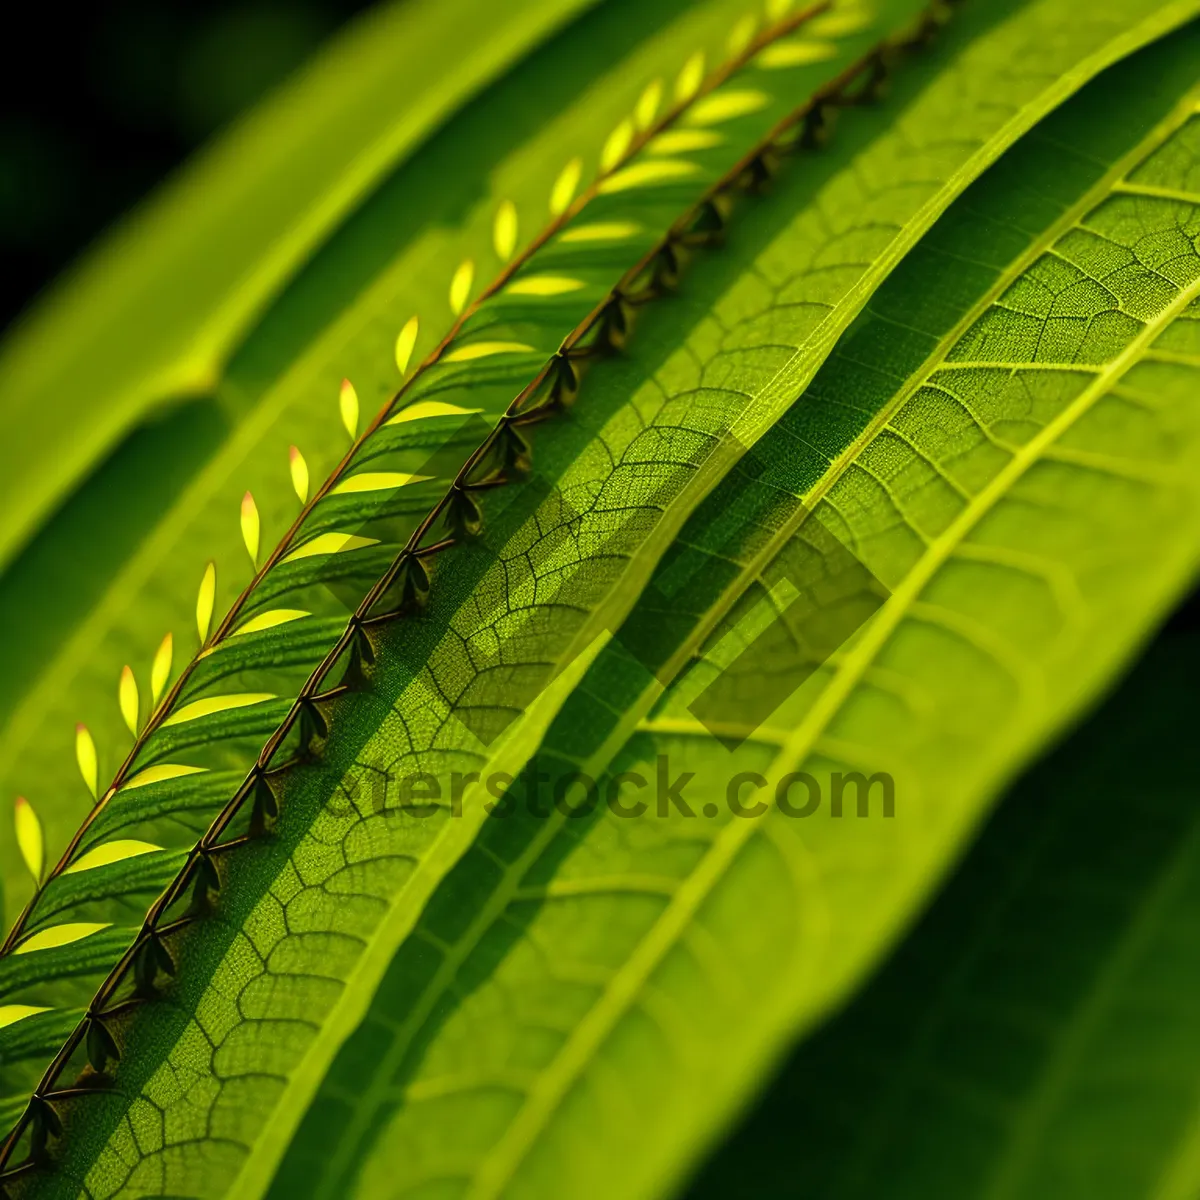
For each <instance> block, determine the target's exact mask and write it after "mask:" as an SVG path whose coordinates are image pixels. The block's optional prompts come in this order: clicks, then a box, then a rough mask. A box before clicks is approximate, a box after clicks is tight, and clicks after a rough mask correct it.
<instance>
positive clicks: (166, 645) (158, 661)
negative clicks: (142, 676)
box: [150, 633, 175, 704]
mask: <svg viewBox="0 0 1200 1200" xmlns="http://www.w3.org/2000/svg"><path fill="white" fill-rule="evenodd" d="M174 654H175V639H174V637H172V635H171V634H170V633H168V634H166V635H165V636H164V638H163V640H162V641H161V642H159V644H158V649H157V650H156V651H155V652H154V663H153V665H152V666H151V668H150V703H151V704H157V703H158V701H159V698H160V697H161V696H162V694H163V690H164V689H165V688H166V686H167V680H168V679H170V678H171V660H172V658H173V657H174Z"/></svg>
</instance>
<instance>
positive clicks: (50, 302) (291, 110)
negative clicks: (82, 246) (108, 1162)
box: [0, 0, 595, 565]
mask: <svg viewBox="0 0 1200 1200" xmlns="http://www.w3.org/2000/svg"><path fill="white" fill-rule="evenodd" d="M594 2H595V0H513V2H512V3H506V4H504V5H501V6H499V7H497V6H496V5H493V4H491V3H488V2H487V0H423V2H421V3H416V4H413V3H397V4H392V5H389V6H387V7H385V8H382V9H381V10H380V11H379V12H377V13H373V14H371V15H370V16H369V17H368V18H366V19H364V20H362V21H360V22H358V23H357V24H356V25H355V26H354V27H353V28H352V29H351V30H350V31H349V32H348V33H347V34H346V35H344V36H343V37H342V38H341V39H340V40H339V41H338V43H337V44H336V46H335V47H334V48H333V49H331V50H330V51H329V52H328V53H326V54H325V55H324V56H323V57H322V58H321V59H320V61H319V63H317V64H315V65H314V66H313V67H312V68H311V69H309V70H308V71H306V72H305V73H304V75H303V76H302V77H301V78H300V79H299V80H298V81H297V82H296V83H295V84H291V85H288V86H287V87H285V88H284V89H283V90H282V91H281V93H280V94H279V95H278V96H277V97H276V98H275V99H274V100H273V101H271V102H270V103H269V104H267V105H266V106H265V107H264V108H262V109H261V110H260V111H258V112H257V113H256V114H255V115H253V116H252V117H250V118H249V119H248V120H246V121H245V122H244V123H243V124H242V125H241V127H240V128H239V129H238V131H237V133H236V135H235V136H232V137H230V138H228V139H226V140H224V141H222V142H221V143H219V144H218V146H217V147H215V148H214V149H213V151H211V152H210V153H209V154H208V155H206V156H205V157H203V158H202V159H200V160H199V161H197V163H196V164H195V165H194V166H192V167H190V168H188V169H187V170H186V172H185V173H184V174H183V175H182V176H181V177H180V178H179V179H178V180H177V181H176V183H175V184H174V185H173V187H172V188H171V189H170V190H169V191H168V192H166V193H165V194H164V195H162V196H161V197H160V198H159V199H157V200H156V201H154V202H153V204H152V205H151V206H149V207H147V208H146V209H145V210H144V211H143V212H141V213H140V214H139V215H138V217H137V218H136V220H135V221H132V222H128V223H126V225H125V226H124V227H123V228H122V229H121V230H120V231H119V233H117V234H116V235H114V237H113V238H112V239H111V240H110V241H108V242H107V243H105V245H104V246H103V247H102V248H101V250H100V251H99V252H98V253H96V254H95V255H93V256H92V257H91V258H90V259H89V260H88V261H87V262H86V263H85V264H84V265H83V266H82V267H81V268H79V269H78V270H77V271H76V272H75V274H74V275H73V276H71V278H70V279H69V280H68V281H67V282H66V283H65V284H64V285H63V286H62V287H60V288H59V289H57V290H55V291H54V292H52V293H51V294H50V295H48V296H47V298H46V300H45V301H44V302H42V303H40V304H39V306H38V308H37V310H36V312H34V313H33V314H31V316H30V318H29V319H28V320H27V321H26V322H25V324H24V326H23V327H22V329H21V331H20V333H19V334H18V335H17V336H15V337H14V338H13V339H12V340H10V341H9V342H8V343H7V345H6V347H5V351H4V354H3V357H2V358H0V404H2V405H3V410H4V412H5V414H6V417H7V419H8V420H9V421H10V422H11V424H10V425H9V427H8V436H7V437H6V439H5V455H6V457H5V459H4V466H5V469H4V470H3V471H2V472H0V504H2V505H3V509H4V512H5V514H6V519H5V522H4V526H3V528H2V529H0V565H3V564H4V563H5V562H7V560H8V558H9V557H10V556H11V555H12V553H13V552H14V551H15V550H16V549H17V548H18V547H19V546H20V545H21V544H22V543H23V542H24V541H25V539H26V538H27V537H28V535H29V533H30V531H31V529H32V528H33V527H34V526H35V524H36V523H37V522H38V521H40V520H41V519H42V518H44V517H45V515H46V513H47V512H48V511H49V510H50V509H51V508H52V507H53V506H54V505H55V503H56V502H57V501H58V500H59V499H60V498H61V497H62V496H63V494H64V493H65V492H66V491H67V490H68V489H69V488H70V487H71V486H72V485H73V484H74V483H75V482H76V481H77V480H78V479H79V478H80V477H81V475H82V474H83V473H84V472H85V471H86V470H87V469H88V468H89V467H90V466H92V465H93V464H94V463H95V462H96V461H98V459H99V458H100V457H101V456H102V455H103V453H104V452H105V450H107V449H108V448H110V447H111V446H112V445H113V444H114V443H115V442H116V441H117V440H118V439H119V438H120V437H121V436H122V434H123V433H124V432H125V431H126V430H128V429H129V428H130V427H132V426H133V425H134V424H135V423H136V421H137V420H138V419H139V418H140V417H141V416H142V415H144V414H145V413H146V412H147V411H148V410H149V409H150V408H152V407H153V406H154V405H157V404H162V403H164V402H168V401H172V400H175V399H177V398H179V397H180V396H187V395H196V394H203V393H204V392H205V391H207V390H209V389H211V388H212V387H213V386H214V384H215V382H216V380H217V378H218V376H219V374H220V371H221V368H222V366H223V365H224V362H225V361H226V359H227V357H228V355H229V354H230V352H231V351H232V349H233V348H234V347H235V346H236V345H237V342H238V340H239V338H240V337H241V336H242V335H243V334H244V333H245V332H246V330H247V329H248V328H249V327H250V325H251V324H252V323H253V321H254V320H255V319H256V318H257V316H258V315H259V314H260V313H261V311H262V310H263V308H264V306H265V305H266V304H267V303H268V302H269V301H270V299H271V298H272V297H273V295H274V294H275V293H276V292H278V291H279V289H280V288H281V287H282V286H283V285H284V284H285V283H286V282H287V280H288V278H289V277H290V276H291V275H293V274H294V273H295V271H296V270H297V269H298V267H299V266H300V265H301V264H302V263H303V262H304V261H305V260H306V259H307V258H308V257H309V256H310V255H311V253H312V252H313V249H314V247H315V246H317V245H318V244H319V243H320V242H321V241H322V239H323V238H325V237H326V236H327V235H328V233H329V231H330V229H331V228H333V227H334V226H336V225H337V223H338V222H339V221H341V220H343V219H344V218H345V216H346V214H347V213H348V212H349V211H350V210H351V209H352V208H353V207H354V206H355V205H356V204H357V203H358V202H359V201H360V200H361V199H362V198H363V196H365V195H367V194H368V193H369V192H370V191H371V189H372V188H373V187H374V186H375V185H376V184H377V183H378V181H379V180H380V179H381V178H382V177H383V176H384V175H385V174H386V172H387V171H389V170H390V169H391V168H392V167H394V166H395V165H396V163H397V162H399V161H400V160H402V159H403V158H404V157H405V156H406V155H407V154H408V153H410V152H411V151H412V149H413V148H414V147H415V146H417V145H418V144H419V143H420V141H421V140H422V139H423V138H424V137H425V136H426V135H427V134H428V133H429V131H430V130H431V129H433V128H434V127H436V125H437V124H438V122H439V121H441V120H443V119H444V118H445V117H446V116H447V115H448V114H449V113H451V112H452V111H454V109H455V108H457V107H458V106H460V105H461V104H463V103H464V102H465V101H466V100H467V99H469V98H470V97H471V96H472V95H473V94H474V93H475V92H476V91H478V90H479V89H480V88H481V87H482V86H483V85H484V84H486V83H487V82H488V81H489V80H490V79H493V78H495V77H496V76H497V75H499V74H500V73H501V72H502V71H504V70H505V69H506V68H507V67H508V66H510V65H511V63H512V62H514V61H515V60H516V59H518V58H519V57H520V56H521V55H522V54H523V53H525V52H526V51H527V50H528V49H529V48H530V47H531V46H534V45H536V44H537V43H538V42H539V41H541V40H543V39H544V38H546V37H547V36H548V35H549V34H550V33H551V32H553V30H554V29H555V28H556V27H557V26H559V25H561V24H562V23H563V22H564V21H566V20H567V19H568V18H569V17H571V16H572V15H573V14H576V13H579V12H581V11H583V10H584V9H585V8H587V7H589V6H590V5H591V4H593V3H594ZM430 47H438V48H439V50H437V51H431V50H430ZM201 197H202V198H203V199H202V201H201V200H200V198H201ZM181 279H186V280H187V286H186V287H184V288H181V287H180V280H181ZM68 420H69V422H70V426H71V436H70V438H68V439H65V440H64V439H63V438H61V437H60V436H59V432H60V430H61V429H62V427H63V425H64V424H65V423H66V422H67V421H68Z"/></svg>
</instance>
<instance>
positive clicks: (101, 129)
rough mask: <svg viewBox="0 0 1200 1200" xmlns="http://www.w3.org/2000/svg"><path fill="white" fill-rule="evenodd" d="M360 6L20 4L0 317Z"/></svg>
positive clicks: (308, 0) (8, 47) (224, 0)
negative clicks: (76, 6)
mask: <svg viewBox="0 0 1200 1200" xmlns="http://www.w3.org/2000/svg"><path fill="white" fill-rule="evenodd" d="M367 7H368V0H250V2H246V0H242V2H240V3H234V2H231V0H205V2H203V3H200V2H197V0H110V2H108V3H93V4H91V5H89V6H87V7H84V6H80V8H78V9H76V8H74V6H69V7H66V8H64V7H62V6H59V5H56V4H49V3H45V2H44V0H43V2H42V3H33V4H27V5H22V6H21V8H20V21H19V25H18V26H17V27H16V28H12V27H10V28H9V29H8V30H7V31H6V33H5V39H4V40H5V53H4V55H3V69H2V70H0V261H2V262H3V271H2V272H0V329H3V328H6V327H7V326H8V325H9V324H10V322H11V321H12V319H13V318H14V317H15V316H16V315H17V314H18V313H19V312H20V311H21V309H22V308H24V307H25V306H26V305H27V304H28V303H29V301H30V300H31V299H32V298H33V297H34V296H35V295H36V294H37V293H38V291H40V290H41V288H42V287H43V286H45V284H46V283H48V282H49V281H50V280H51V279H52V278H53V277H54V276H55V275H56V274H58V272H59V271H60V270H61V269H62V268H63V267H65V266H67V265H68V264H69V263H70V262H71V260H72V259H74V258H75V257H76V256H77V255H78V254H79V253H80V251H82V250H83V249H84V248H85V247H86V246H87V245H88V243H89V242H91V241H92V240H93V239H94V238H95V237H96V236H97V235H98V234H100V233H101V232H102V231H103V230H104V229H105V227H106V226H108V225H109V224H110V223H111V222H112V221H113V220H114V219H116V218H117V217H119V216H120V215H121V214H122V213H123V212H125V211H126V210H127V209H128V208H129V207H130V206H131V205H132V204H134V203H135V202H136V201H137V200H138V199H139V198H140V197H142V196H144V195H146V194H147V193H148V192H150V191H151V190H153V188H154V186H155V185H156V184H157V183H158V182H159V181H160V180H161V179H162V178H163V176H165V175H166V174H168V173H169V172H170V170H171V169H172V167H174V166H176V165H177V164H178V163H180V162H181V161H182V160H183V159H184V158H186V157H187V156H188V154H190V153H191V152H192V151H193V150H194V149H195V148H196V147H197V146H199V145H200V144H201V143H202V142H203V141H205V139H207V138H208V137H210V136H211V135H212V134H214V133H215V132H217V131H218V130H220V129H221V128H222V127H223V126H225V125H226V124H228V122H229V121H230V120H232V119H233V118H234V117H235V116H236V115H237V114H238V113H239V112H241V111H242V110H243V109H244V108H246V107H248V106H249V105H251V104H253V103H254V101H256V100H257V99H259V97H260V96H262V95H263V93H264V92H266V91H267V90H269V89H270V87H271V86H272V85H273V84H275V83H277V82H278V81H279V80H281V79H283V78H284V77H285V76H286V75H287V74H288V72H289V71H290V70H291V69H292V68H293V67H295V66H297V65H298V64H299V63H301V62H302V61H303V60H304V59H305V58H306V57H307V56H308V55H309V54H310V53H311V52H312V51H313V50H314V49H315V48H316V47H317V46H318V45H320V43H321V42H322V41H323V40H324V39H325V38H327V37H328V36H329V34H331V33H332V32H333V31H334V30H336V29H337V27H338V26H339V25H341V24H342V23H343V22H344V21H346V20H347V19H348V18H350V17H352V16H353V15H354V14H355V13H357V12H359V11H361V10H362V9H365V8H367ZM11 15H13V14H10V16H11Z"/></svg>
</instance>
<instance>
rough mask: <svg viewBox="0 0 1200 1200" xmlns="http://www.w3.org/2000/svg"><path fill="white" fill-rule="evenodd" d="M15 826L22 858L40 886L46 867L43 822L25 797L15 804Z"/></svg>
mask: <svg viewBox="0 0 1200 1200" xmlns="http://www.w3.org/2000/svg"><path fill="white" fill-rule="evenodd" d="M13 824H14V826H15V827H16V833H17V846H18V847H19V849H20V851H21V858H22V859H23V860H24V862H25V866H26V867H27V868H28V869H29V873H30V874H31V875H32V876H33V882H34V884H36V885H38V886H40V885H41V882H42V867H43V866H44V865H45V841H44V839H43V837H42V822H41V821H40V820H39V819H38V815H37V813H36V812H34V810H33V805H32V804H30V803H29V801H28V800H26V799H25V797H24V796H18V797H17V798H16V800H15V801H14V802H13Z"/></svg>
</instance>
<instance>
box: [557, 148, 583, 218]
mask: <svg viewBox="0 0 1200 1200" xmlns="http://www.w3.org/2000/svg"><path fill="white" fill-rule="evenodd" d="M582 176H583V159H582V158H573V159H571V161H570V162H569V163H567V165H566V166H565V167H563V169H562V170H561V171H560V172H559V174H558V178H557V179H556V180H555V181H554V187H553V188H551V190H550V215H551V216H554V217H561V216H562V214H563V213H565V212H566V211H567V209H568V208H569V207H570V205H571V201H572V200H573V199H574V198H575V189H576V188H577V187H578V186H579V180H580V178H581V177H582Z"/></svg>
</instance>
